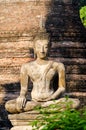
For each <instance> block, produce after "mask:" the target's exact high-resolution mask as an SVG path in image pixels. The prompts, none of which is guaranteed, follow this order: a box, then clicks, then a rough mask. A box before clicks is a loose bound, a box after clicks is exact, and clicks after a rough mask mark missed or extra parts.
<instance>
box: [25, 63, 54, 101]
mask: <svg viewBox="0 0 86 130" xmlns="http://www.w3.org/2000/svg"><path fill="white" fill-rule="evenodd" d="M27 68H28V70H27V72H28V75H29V77H30V79H31V81H32V82H33V89H32V92H31V96H32V100H38V99H40V100H44V99H46V98H48V97H50V96H51V95H52V93H53V92H54V90H53V88H52V86H50V82H51V80H52V78H53V76H54V75H55V73H56V71H55V69H54V68H53V62H51V61H48V63H47V64H45V65H39V64H37V63H36V62H35V61H33V62H30V63H29V64H28V67H27Z"/></svg>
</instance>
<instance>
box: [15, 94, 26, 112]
mask: <svg viewBox="0 0 86 130" xmlns="http://www.w3.org/2000/svg"><path fill="white" fill-rule="evenodd" d="M25 104H26V97H25V96H19V97H18V98H17V99H16V108H17V111H18V112H21V111H22V110H23V108H24V107H25Z"/></svg>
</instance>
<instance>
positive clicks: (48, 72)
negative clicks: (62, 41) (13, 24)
mask: <svg viewBox="0 0 86 130" xmlns="http://www.w3.org/2000/svg"><path fill="white" fill-rule="evenodd" d="M49 49H50V46H49V36H48V35H47V34H46V33H43V32H40V33H38V35H37V36H36V37H35V39H34V53H35V55H36V59H35V60H34V61H30V62H28V63H25V64H23V65H22V67H21V72H20V84H21V91H20V95H19V97H18V98H17V99H14V100H10V101H8V102H6V104H5V108H6V110H7V111H8V112H10V113H19V112H26V111H30V110H32V109H34V107H36V106H37V105H40V106H42V107H47V106H49V105H51V104H54V103H59V102H64V103H65V101H66V100H65V98H64V97H61V95H62V94H63V93H65V90H66V86H65V67H64V65H63V64H62V63H59V62H55V61H51V60H48V57H47V55H48V50H49ZM55 75H58V81H56V82H55V84H56V87H55V88H54V85H53V82H54V81H53V79H54V77H55ZM30 80H31V81H32V83H33V88H32V91H31V100H30V101H27V99H26V96H27V91H28V87H29V85H28V84H29V81H30ZM51 82H52V83H51ZM68 100H69V101H72V102H73V103H72V105H71V107H72V108H77V107H78V106H79V103H80V102H79V100H78V99H74V98H69V99H68Z"/></svg>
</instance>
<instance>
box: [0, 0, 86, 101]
mask: <svg viewBox="0 0 86 130" xmlns="http://www.w3.org/2000/svg"><path fill="white" fill-rule="evenodd" d="M42 18H43V19H42ZM42 20H43V22H44V23H45V27H46V30H47V32H48V33H50V34H51V41H52V47H51V50H50V55H49V58H50V59H52V60H55V61H61V62H63V63H64V65H65V67H66V83H67V91H68V92H70V91H71V92H86V80H85V79H86V75H85V70H86V59H85V58H86V56H85V52H86V48H85V47H86V38H85V34H86V29H85V28H84V27H83V26H82V24H81V21H80V19H79V13H78V5H77V4H76V3H70V2H67V3H64V2H60V0H58V1H57V0H38V1H36V0H32V1H29V0H27V1H23V0H22V1H16V2H15V1H2V2H1V3H0V84H1V87H0V88H1V94H2V91H3V92H4V95H3V96H4V99H5V101H6V100H8V99H11V98H15V97H16V96H18V94H19V90H20V85H19V78H20V76H19V74H20V67H21V65H22V64H23V63H25V62H27V61H29V60H32V59H33V53H32V50H31V47H32V46H33V37H34V36H35V35H36V33H37V31H38V30H39V29H40V27H41V24H42ZM80 94H81V93H77V95H80ZM10 95H11V96H10ZM81 95H82V94H81ZM84 95H85V94H84ZM1 97H2V95H1Z"/></svg>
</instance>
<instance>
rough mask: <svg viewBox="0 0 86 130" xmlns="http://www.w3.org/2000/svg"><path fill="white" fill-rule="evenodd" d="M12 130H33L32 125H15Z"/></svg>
mask: <svg viewBox="0 0 86 130" xmlns="http://www.w3.org/2000/svg"><path fill="white" fill-rule="evenodd" d="M10 130H32V126H15V127H12V128H11V129H10Z"/></svg>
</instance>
